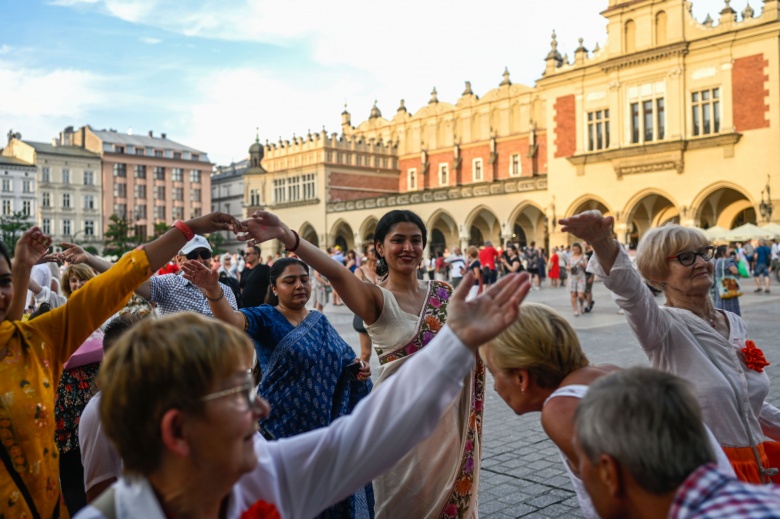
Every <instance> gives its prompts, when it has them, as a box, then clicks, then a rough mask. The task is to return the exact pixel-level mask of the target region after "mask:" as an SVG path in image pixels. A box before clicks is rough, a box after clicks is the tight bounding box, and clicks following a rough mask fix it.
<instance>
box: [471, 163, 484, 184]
mask: <svg viewBox="0 0 780 519" xmlns="http://www.w3.org/2000/svg"><path fill="white" fill-rule="evenodd" d="M471 176H472V179H473V180H474V182H482V180H483V178H482V159H474V162H472V163H471Z"/></svg>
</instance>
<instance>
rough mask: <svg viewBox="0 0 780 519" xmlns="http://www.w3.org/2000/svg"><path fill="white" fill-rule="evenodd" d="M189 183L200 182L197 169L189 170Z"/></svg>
mask: <svg viewBox="0 0 780 519" xmlns="http://www.w3.org/2000/svg"><path fill="white" fill-rule="evenodd" d="M190 182H200V171H199V170H197V169H191V170H190Z"/></svg>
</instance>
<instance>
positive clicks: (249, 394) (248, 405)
mask: <svg viewBox="0 0 780 519" xmlns="http://www.w3.org/2000/svg"><path fill="white" fill-rule="evenodd" d="M230 395H241V396H243V397H244V398H242V399H241V400H240V402H241V406H239V408H238V411H239V412H241V413H245V412H247V411H258V410H259V407H258V405H257V389H256V388H255V381H254V379H253V378H252V370H251V369H248V370H246V382H244V383H243V384H241V385H240V386H237V387H234V388H231V389H225V390H223V391H217V392H216V393H209V394H208V395H206V396H203V397H201V398H200V401H201V402H208V401H209V400H216V399H217V398H222V397H226V396H230Z"/></svg>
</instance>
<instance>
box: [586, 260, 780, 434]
mask: <svg viewBox="0 0 780 519" xmlns="http://www.w3.org/2000/svg"><path fill="white" fill-rule="evenodd" d="M588 271H589V272H593V273H594V274H596V275H597V276H599V277H600V278H601V279H602V280H603V281H604V286H606V287H607V288H608V289H609V290H611V291H612V293H613V297H614V298H615V302H616V303H617V305H618V306H619V307H620V308H622V309H623V310H624V311H625V315H626V318H627V319H628V324H629V325H630V326H631V329H632V330H633V332H634V335H635V336H636V338H637V340H638V341H639V344H640V345H641V346H642V349H644V350H645V354H646V355H647V357H648V358H649V359H650V362H651V363H652V365H653V367H654V368H656V369H660V370H662V371H667V372H669V373H674V374H675V375H677V376H679V377H681V378H683V379H685V380H687V381H689V382H690V383H691V385H692V388H693V392H694V395H695V396H696V399H697V400H698V402H699V406H700V407H701V411H702V417H703V419H704V423H705V424H707V426H708V427H709V428H710V429H711V430H712V432H713V434H714V435H715V437H716V438H717V439H718V442H720V444H721V445H722V446H724V447H748V446H750V445H751V442H750V439H749V438H748V435H747V432H746V429H745V427H744V426H743V423H742V419H741V418H740V413H739V408H738V407H737V398H739V399H740V401H741V402H742V406H743V408H744V411H745V419H746V420H747V423H748V426H749V429H750V433H751V435H752V437H753V442H754V443H761V442H762V441H764V435H766V436H768V437H769V438H771V439H773V440H780V410H778V409H777V408H775V407H773V406H771V405H770V404H768V403H766V402H765V401H764V399H765V398H766V396H767V394H768V393H769V377H767V374H766V372H765V371H764V372H763V373H758V372H757V371H753V370H752V369H749V368H748V367H747V366H746V365H745V362H744V361H743V360H742V356H741V353H740V351H739V350H740V349H742V348H744V347H745V340H746V339H748V332H747V326H746V325H745V321H743V320H742V318H741V317H739V316H738V315H736V314H733V313H731V312H724V315H725V316H726V318H727V319H728V321H729V338H728V340H727V339H726V338H724V337H723V336H722V335H720V333H718V332H717V331H716V330H714V329H713V328H712V326H710V324H709V323H707V322H706V321H705V320H703V319H701V318H699V317H698V316H696V315H695V314H693V313H692V312H690V311H688V310H683V309H682V308H672V307H666V306H665V307H660V308H659V306H658V304H657V303H656V302H655V298H654V297H653V294H652V293H651V292H650V290H649V289H648V288H647V287H646V286H645V284H644V283H643V282H642V278H641V276H640V274H639V272H638V271H637V270H636V269H634V267H633V266H632V264H631V260H630V259H629V257H628V255H627V254H626V251H625V250H624V249H623V248H622V247H621V249H620V252H619V253H618V255H617V258H615V264H614V265H613V266H612V270H611V271H610V273H609V276H607V275H605V273H604V270H603V269H602V268H601V265H600V264H599V262H598V258H596V255H595V254H594V255H593V257H592V258H591V260H590V264H589V266H588ZM756 347H758V348H761V344H756ZM705 348H706V350H708V351H709V352H710V353H711V354H712V356H713V357H714V358H715V359H716V361H717V362H718V364H719V365H720V367H721V368H722V369H723V371H724V373H725V376H724V374H722V373H721V372H720V371H719V370H718V368H717V367H716V366H715V364H713V363H712V361H710V358H709V356H708V355H707V354H706V352H705ZM732 384H733V386H734V387H736V388H737V393H736V395H735V392H734V390H733V389H732Z"/></svg>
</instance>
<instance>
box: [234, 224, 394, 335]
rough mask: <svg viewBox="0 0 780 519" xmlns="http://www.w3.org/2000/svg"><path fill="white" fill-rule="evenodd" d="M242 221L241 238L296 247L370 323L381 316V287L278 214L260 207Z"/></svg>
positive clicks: (356, 311) (354, 309)
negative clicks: (300, 233)
mask: <svg viewBox="0 0 780 519" xmlns="http://www.w3.org/2000/svg"><path fill="white" fill-rule="evenodd" d="M242 224H243V226H244V229H243V230H244V231H246V235H243V236H239V238H238V239H239V240H243V241H248V240H256V241H258V242H264V241H268V240H272V239H277V240H279V241H280V242H282V243H283V244H284V246H285V247H286V248H287V250H293V249H294V252H295V254H297V255H298V257H299V258H301V259H302V260H303V261H305V262H306V263H308V264H309V265H311V266H312V267H313V268H314V270H315V271H317V272H319V273H321V274H322V275H323V276H325V277H326V278H328V281H329V282H330V284H331V286H333V288H334V289H335V290H336V291H337V292H338V293H339V296H341V299H343V300H344V303H345V304H346V305H347V307H349V309H350V310H352V311H353V312H354V313H355V314H357V315H358V316H359V317H360V318H361V319H363V320H364V321H365V322H366V323H369V324H371V323H374V322H375V321H376V320H377V319H378V318H379V314H380V312H381V309H382V303H383V300H382V294H381V291H380V290H379V289H378V288H377V287H376V286H374V285H372V284H370V283H363V282H362V281H360V280H359V279H358V278H356V277H355V276H354V274H352V272H350V271H349V269H348V268H347V267H345V266H344V265H342V264H340V263H338V262H337V261H333V259H332V258H331V257H330V256H328V255H327V254H325V252H323V251H322V250H320V249H319V248H318V247H315V246H314V245H312V244H311V243H309V242H308V241H306V240H304V239H303V238H301V237H300V236H298V235H297V233H293V231H291V230H290V228H289V227H287V226H286V225H285V224H284V223H283V222H282V221H281V220H279V218H278V217H277V216H276V215H274V214H271V213H268V212H265V211H256V212H255V213H254V214H253V215H252V218H249V219H248V220H244V221H243V222H242ZM296 244H297V247H296Z"/></svg>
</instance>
